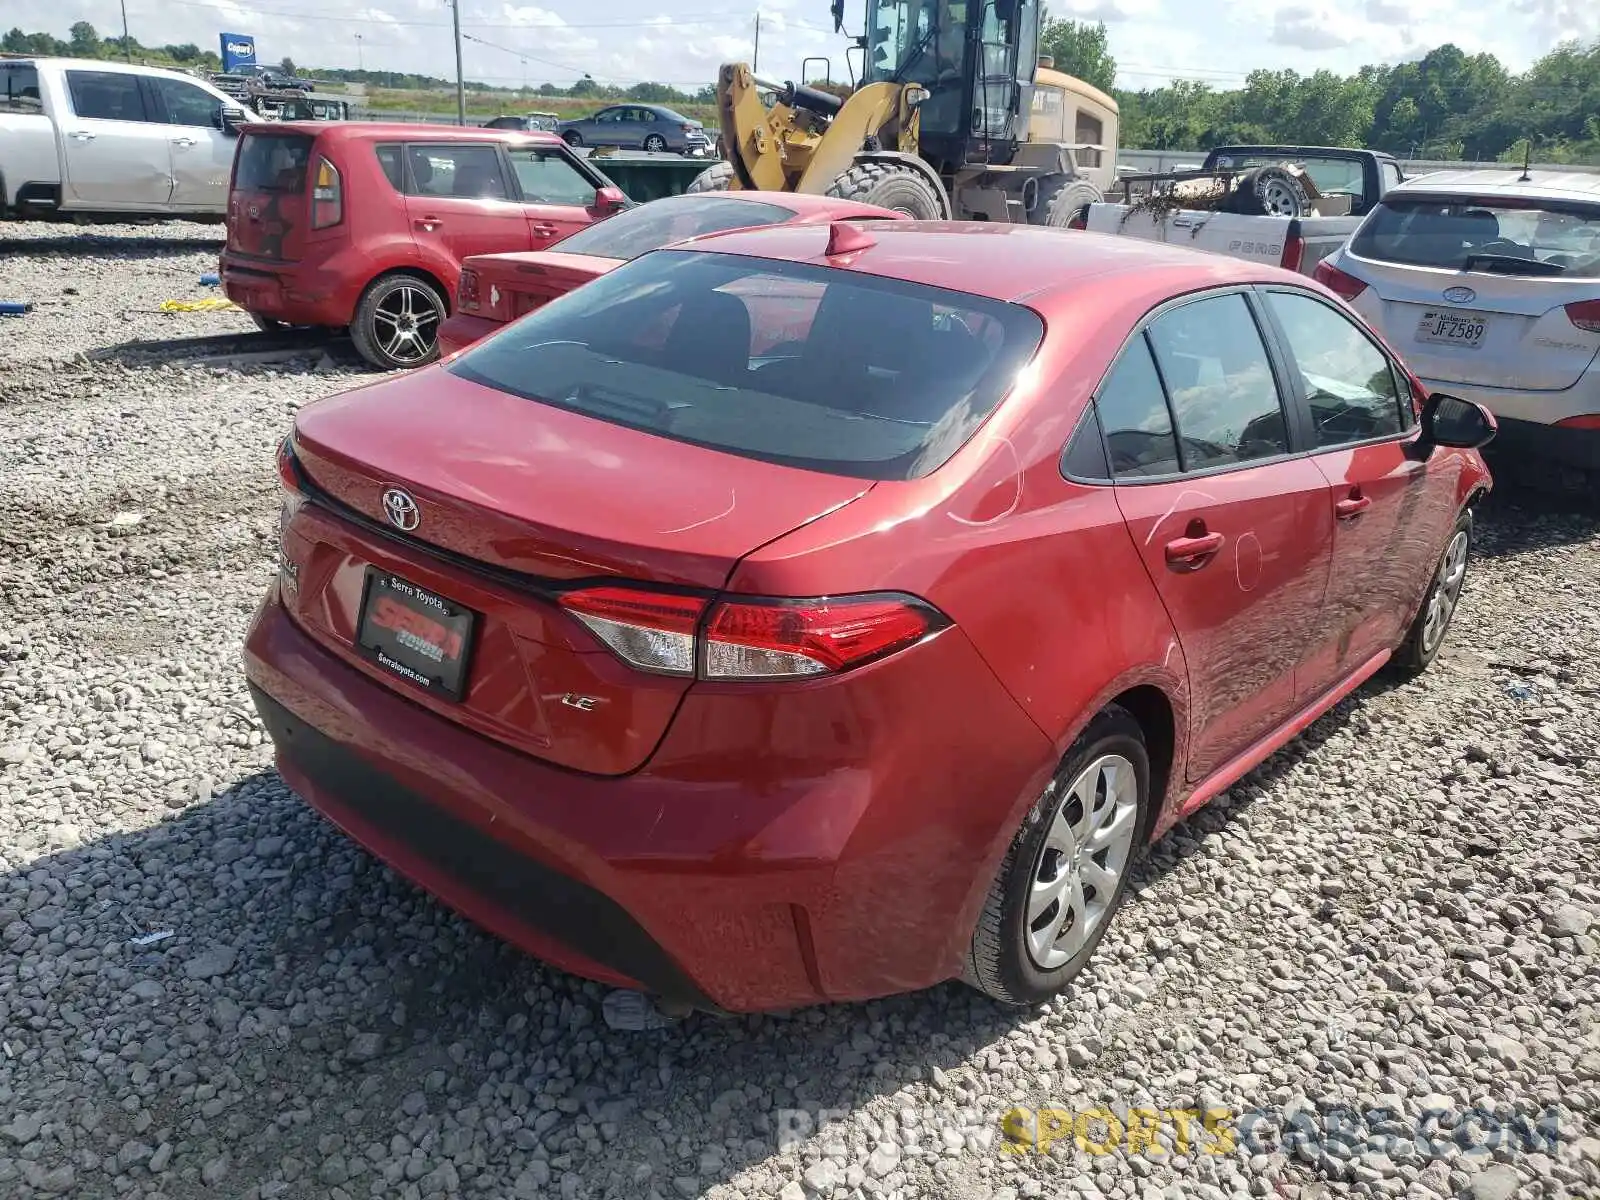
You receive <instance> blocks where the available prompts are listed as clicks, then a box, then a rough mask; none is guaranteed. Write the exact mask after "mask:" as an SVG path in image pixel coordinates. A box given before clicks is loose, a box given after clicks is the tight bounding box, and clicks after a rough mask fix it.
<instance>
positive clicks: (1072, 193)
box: [1028, 175, 1105, 229]
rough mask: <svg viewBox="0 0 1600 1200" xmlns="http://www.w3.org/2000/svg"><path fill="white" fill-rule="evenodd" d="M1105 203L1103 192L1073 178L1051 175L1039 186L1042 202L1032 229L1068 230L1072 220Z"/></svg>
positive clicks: (1033, 217)
mask: <svg viewBox="0 0 1600 1200" xmlns="http://www.w3.org/2000/svg"><path fill="white" fill-rule="evenodd" d="M1104 199H1105V197H1104V196H1102V195H1101V194H1100V189H1099V188H1097V187H1095V186H1094V184H1092V183H1089V182H1088V181H1086V180H1083V179H1074V178H1073V177H1072V176H1070V175H1050V176H1047V177H1046V178H1044V179H1043V180H1041V181H1040V183H1039V200H1038V203H1036V204H1035V205H1034V206H1033V212H1032V213H1030V214H1029V216H1028V221H1029V223H1030V224H1033V225H1050V226H1054V227H1055V228H1057V229H1065V228H1066V227H1067V225H1068V224H1069V223H1070V222H1071V221H1072V218H1073V217H1075V216H1077V215H1078V214H1079V213H1080V212H1082V211H1083V210H1084V209H1085V208H1087V207H1089V205H1091V204H1099V203H1100V201H1102V200H1104Z"/></svg>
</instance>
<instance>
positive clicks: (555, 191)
mask: <svg viewBox="0 0 1600 1200" xmlns="http://www.w3.org/2000/svg"><path fill="white" fill-rule="evenodd" d="M510 153H511V170H512V171H513V172H514V173H515V174H516V177H517V186H518V187H520V188H521V189H522V199H523V201H524V202H526V203H528V204H573V205H577V206H578V207H580V208H588V207H590V206H591V205H592V204H594V196H595V186H594V184H592V183H590V182H589V180H588V179H586V178H584V176H583V174H582V173H581V172H580V171H579V170H578V168H577V167H576V166H574V165H573V163H572V160H571V159H569V158H568V157H567V156H566V155H565V154H563V153H562V152H561V151H560V150H512V151H511V152H510Z"/></svg>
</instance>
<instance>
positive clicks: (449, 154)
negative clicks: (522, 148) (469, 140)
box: [406, 145, 506, 200]
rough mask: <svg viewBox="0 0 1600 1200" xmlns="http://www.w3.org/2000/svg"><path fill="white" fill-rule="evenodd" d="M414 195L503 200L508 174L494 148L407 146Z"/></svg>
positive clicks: (498, 152)
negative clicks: (505, 172) (503, 170)
mask: <svg viewBox="0 0 1600 1200" xmlns="http://www.w3.org/2000/svg"><path fill="white" fill-rule="evenodd" d="M406 164H407V166H408V168H409V169H410V172H411V192H412V194H413V195H416V196H436V197H440V198H443V197H447V196H449V197H454V198H456V199H458V200H504V199H505V198H506V181H505V175H504V174H503V173H502V172H501V170H500V151H499V150H498V149H497V148H496V147H494V146H483V145H478V146H473V145H454V146H407V147H406Z"/></svg>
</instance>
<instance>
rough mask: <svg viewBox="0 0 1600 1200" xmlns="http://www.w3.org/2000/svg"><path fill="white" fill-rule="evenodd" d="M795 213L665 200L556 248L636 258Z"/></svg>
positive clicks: (747, 204)
mask: <svg viewBox="0 0 1600 1200" xmlns="http://www.w3.org/2000/svg"><path fill="white" fill-rule="evenodd" d="M793 216H794V210H793V209H790V208H783V207H782V206H780V205H777V204H766V203H763V202H761V201H756V200H730V199H728V197H726V196H715V195H712V196H707V195H695V196H669V197H667V198H666V199H664V200H655V201H652V202H651V203H649V204H642V205H640V206H639V207H638V208H634V209H630V210H628V211H627V212H625V213H621V214H619V215H617V216H615V217H612V218H611V219H610V220H609V221H601V222H599V223H598V224H595V225H590V226H589V227H588V228H587V229H580V230H579V231H578V232H577V233H574V234H572V235H571V236H569V237H566V238H563V239H562V241H561V245H560V246H558V247H556V248H557V249H558V250H560V251H561V252H562V253H564V254H589V255H593V256H594V257H596V258H619V259H628V258H638V257H639V255H641V254H644V253H646V252H647V251H650V250H659V249H660V248H661V247H662V246H665V245H668V244H670V243H672V242H681V241H683V240H684V239H685V238H692V237H698V236H699V235H700V234H703V233H719V232H721V231H722V230H725V229H738V228H740V227H742V226H748V225H779V224H782V223H783V222H784V221H787V220H789V219H790V218H791V217H793Z"/></svg>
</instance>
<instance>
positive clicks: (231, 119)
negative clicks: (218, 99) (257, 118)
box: [216, 104, 250, 137]
mask: <svg viewBox="0 0 1600 1200" xmlns="http://www.w3.org/2000/svg"><path fill="white" fill-rule="evenodd" d="M249 119H250V117H249V114H247V113H246V112H245V111H244V109H242V108H234V107H232V106H231V105H226V104H225V105H223V106H222V107H221V108H219V109H218V110H217V116H216V125H217V128H218V129H220V130H222V132H223V133H226V134H228V135H229V136H231V137H238V136H239V126H241V125H243V124H244V123H245V122H246V121H248V120H249Z"/></svg>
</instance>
